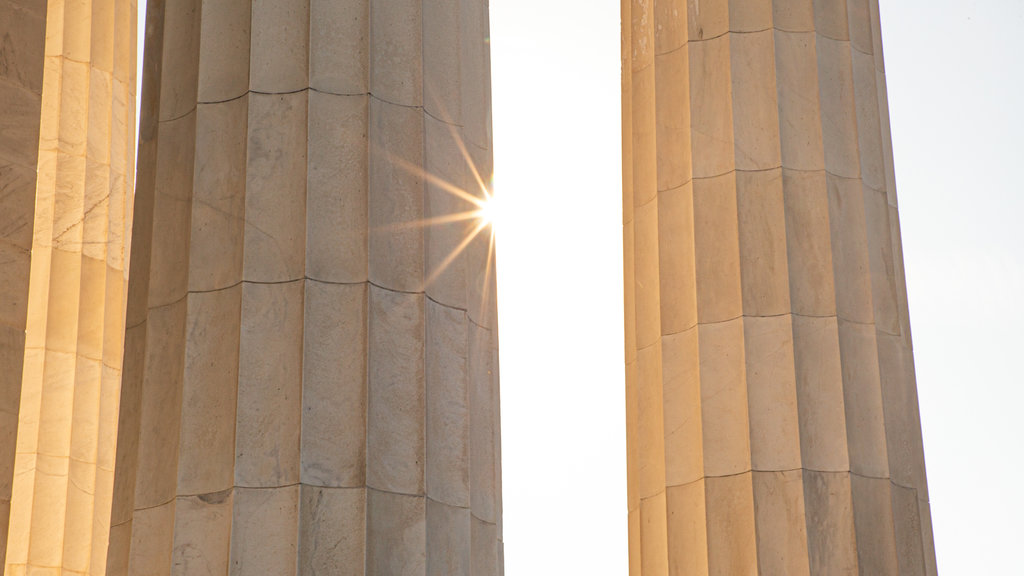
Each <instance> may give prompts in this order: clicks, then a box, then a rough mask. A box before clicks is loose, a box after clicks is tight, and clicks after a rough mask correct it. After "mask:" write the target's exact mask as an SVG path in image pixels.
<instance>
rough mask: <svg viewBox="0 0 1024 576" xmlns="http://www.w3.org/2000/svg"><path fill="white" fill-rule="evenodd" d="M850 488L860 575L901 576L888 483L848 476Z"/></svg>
mask: <svg viewBox="0 0 1024 576" xmlns="http://www.w3.org/2000/svg"><path fill="white" fill-rule="evenodd" d="M850 484H851V487H852V490H853V518H854V524H855V526H856V528H857V559H858V562H859V564H860V569H861V574H903V573H904V572H903V571H902V570H900V566H899V565H898V562H897V556H896V539H895V533H894V530H893V520H894V518H893V502H892V496H891V484H890V482H889V480H888V479H886V478H866V477H863V476H859V475H857V474H851V475H850ZM917 534H920V532H918V533H917Z"/></svg>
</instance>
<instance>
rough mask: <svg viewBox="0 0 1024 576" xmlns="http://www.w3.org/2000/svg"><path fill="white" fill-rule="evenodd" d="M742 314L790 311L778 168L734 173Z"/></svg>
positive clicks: (781, 186)
mask: <svg viewBox="0 0 1024 576" xmlns="http://www.w3.org/2000/svg"><path fill="white" fill-rule="evenodd" d="M736 208H737V211H738V219H739V228H738V232H739V251H740V279H741V281H742V290H743V314H744V315H746V316H778V315H780V314H785V313H787V312H789V311H790V308H791V307H790V299H789V293H790V290H789V270H788V263H787V255H788V254H787V247H786V209H785V199H784V194H783V178H782V170H781V169H778V170H768V171H757V172H737V173H736Z"/></svg>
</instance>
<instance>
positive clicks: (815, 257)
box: [621, 0, 934, 575]
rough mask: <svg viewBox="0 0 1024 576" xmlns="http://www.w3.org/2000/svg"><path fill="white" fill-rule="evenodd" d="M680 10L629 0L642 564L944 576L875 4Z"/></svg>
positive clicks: (628, 123) (630, 371)
mask: <svg viewBox="0 0 1024 576" xmlns="http://www.w3.org/2000/svg"><path fill="white" fill-rule="evenodd" d="M681 4H682V2H680V1H673V0H666V1H660V0H659V1H658V2H646V1H640V0H630V1H623V2H622V3H621V7H622V12H623V13H622V23H623V26H622V70H623V78H622V106H623V117H622V126H623V135H622V136H623V138H622V144H623V146H622V148H623V159H624V163H623V251H624V258H623V263H624V267H625V270H624V275H623V276H624V282H625V287H624V301H625V313H626V317H625V322H624V325H625V338H624V343H625V354H624V356H625V361H626V446H627V458H626V460H627V468H628V470H629V474H628V479H627V488H628V494H627V502H628V507H629V531H630V541H629V550H630V574H665V573H672V574H698V575H699V574H705V575H707V574H746V573H755V572H759V573H762V574H769V573H770V574H776V573H778V574H850V573H858V572H859V573H864V574H868V573H870V574H876V573H878V574H883V573H885V574H888V573H896V570H897V563H896V560H897V557H898V560H899V563H898V568H899V570H900V571H901V572H900V573H903V572H907V573H934V570H933V569H932V568H929V567H931V566H934V562H933V560H932V558H934V554H933V552H931V551H932V550H933V544H932V541H931V536H930V519H928V518H927V514H926V511H927V486H926V483H925V480H924V463H923V456H922V454H923V448H922V447H921V443H920V440H919V439H920V418H919V416H918V415H917V408H916V401H917V399H916V390H915V385H914V372H913V360H912V354H911V343H910V330H909V322H908V314H907V306H906V289H905V277H904V273H903V258H902V250H901V247H900V237H899V221H898V214H897V213H896V197H895V182H894V179H893V177H892V174H893V171H892V153H891V152H892V147H891V144H890V143H889V123H888V108H887V105H886V97H885V77H884V73H883V72H882V70H883V68H882V64H883V63H882V58H881V44H880V41H879V38H880V33H881V32H880V29H879V25H878V7H877V2H876V1H875V0H842V1H840V0H772V1H768V0H709V1H701V2H693V1H690V2H686V6H685V7H683V6H682V5H681ZM652 68H653V72H652ZM652 84H653V85H654V88H653V89H652ZM652 206H653V207H654V208H653V209H652ZM655 311H657V314H655ZM655 328H657V330H656V329H655ZM866 479H871V480H872V482H876V483H877V487H873V486H872V485H870V484H865V483H864V482H862V481H864V480H866ZM851 482H852V484H851ZM890 486H892V487H893V490H895V489H897V487H906V492H905V493H902V494H897V493H892V494H894V495H893V496H892V498H891V500H892V503H891V504H887V505H883V503H886V502H889V501H890V497H889V494H890V491H889V490H888V488H889V487H890ZM883 487H884V488H885V492H884V494H883V492H882V488H883ZM666 491H667V494H666ZM666 496H667V499H666ZM659 499H661V500H659ZM914 503H916V505H914ZM666 506H667V514H668V516H667V530H663V529H662V528H661V527H660V524H658V514H659V513H663V511H664V510H665V509H666ZM922 510H925V512H922ZM659 511H662V512H659ZM897 549H898V550H899V551H900V552H899V553H898V554H897V553H896V552H895V550H897ZM666 557H667V564H666V563H665V561H664V558H666ZM929 569H931V570H932V571H931V572H925V571H926V570H929Z"/></svg>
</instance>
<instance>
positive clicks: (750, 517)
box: [704, 472, 758, 576]
mask: <svg viewBox="0 0 1024 576" xmlns="http://www.w3.org/2000/svg"><path fill="white" fill-rule="evenodd" d="M704 485H705V490H706V492H705V494H706V499H707V527H708V528H707V529H708V536H707V538H708V574H709V575H714V576H728V575H733V574H756V573H757V571H758V570H757V565H758V558H757V538H756V534H755V531H756V528H755V515H754V493H753V485H752V480H751V474H750V472H747V473H745V474H738V475H735V476H726V477H721V478H707V479H705V480H704Z"/></svg>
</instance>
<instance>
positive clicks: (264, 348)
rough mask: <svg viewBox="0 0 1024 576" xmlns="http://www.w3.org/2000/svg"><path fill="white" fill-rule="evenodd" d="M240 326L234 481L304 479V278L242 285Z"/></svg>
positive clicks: (266, 483) (254, 483) (255, 483)
mask: <svg viewBox="0 0 1024 576" xmlns="http://www.w3.org/2000/svg"><path fill="white" fill-rule="evenodd" d="M241 326H242V328H241V340H240V343H239V352H238V357H239V369H238V404H237V408H236V414H237V416H236V418H237V420H236V422H237V423H236V427H235V485H236V486H246V487H273V486H284V485H286V484H294V483H296V482H298V481H299V435H300V426H301V423H300V422H301V413H302V329H303V282H301V281H300V282H286V283H282V284H249V283H245V284H243V285H242V321H241ZM236 498H237V494H236ZM236 507H237V503H236Z"/></svg>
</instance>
